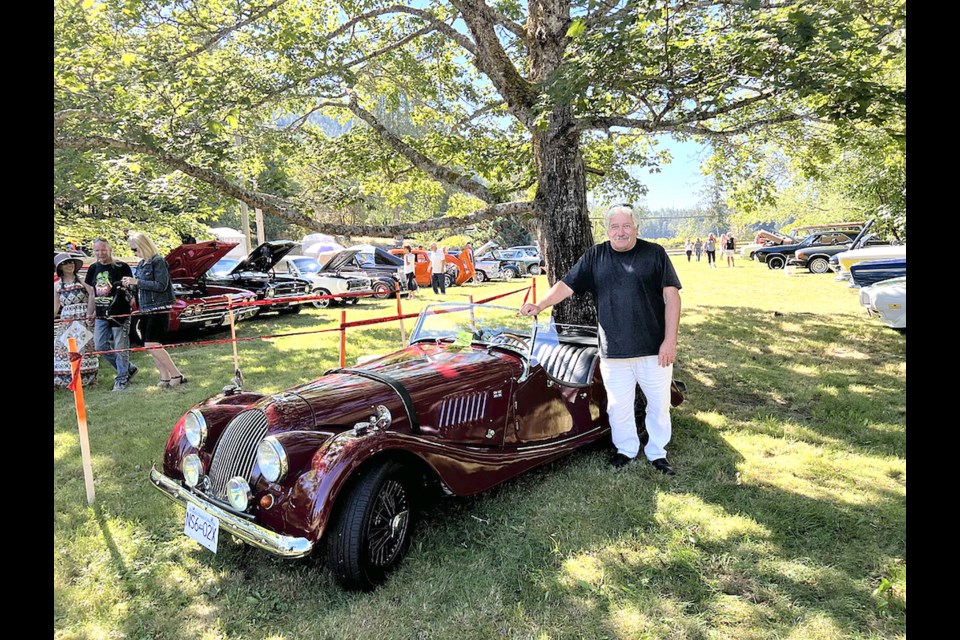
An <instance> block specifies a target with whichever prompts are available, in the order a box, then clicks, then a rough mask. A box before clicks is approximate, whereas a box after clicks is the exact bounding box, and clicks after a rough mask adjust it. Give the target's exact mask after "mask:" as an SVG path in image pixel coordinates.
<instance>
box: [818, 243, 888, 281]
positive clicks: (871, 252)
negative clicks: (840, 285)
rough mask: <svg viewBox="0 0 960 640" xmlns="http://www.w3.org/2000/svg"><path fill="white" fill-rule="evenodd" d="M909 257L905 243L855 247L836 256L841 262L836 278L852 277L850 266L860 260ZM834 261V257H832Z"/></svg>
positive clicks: (846, 278) (845, 278)
mask: <svg viewBox="0 0 960 640" xmlns="http://www.w3.org/2000/svg"><path fill="white" fill-rule="evenodd" d="M906 257H907V245H905V244H883V245H879V246H875V247H866V248H864V249H853V250H850V251H844V252H842V253H838V254H837V255H835V256H834V258H836V260H837V262H838V263H839V269H840V271H839V275H838V276H837V277H836V278H835V279H836V280H838V281H840V280H849V279H850V266H851V265H854V264H857V263H858V262H868V261H874V260H894V259H896V258H906ZM831 262H832V259H831Z"/></svg>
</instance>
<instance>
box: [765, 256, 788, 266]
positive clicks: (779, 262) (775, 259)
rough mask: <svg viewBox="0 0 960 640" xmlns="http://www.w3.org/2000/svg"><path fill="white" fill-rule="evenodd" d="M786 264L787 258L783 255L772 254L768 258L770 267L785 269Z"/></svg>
mask: <svg viewBox="0 0 960 640" xmlns="http://www.w3.org/2000/svg"><path fill="white" fill-rule="evenodd" d="M785 264H787V259H786V258H784V257H783V256H770V257H768V258H767V268H768V269H783V266H784V265H785Z"/></svg>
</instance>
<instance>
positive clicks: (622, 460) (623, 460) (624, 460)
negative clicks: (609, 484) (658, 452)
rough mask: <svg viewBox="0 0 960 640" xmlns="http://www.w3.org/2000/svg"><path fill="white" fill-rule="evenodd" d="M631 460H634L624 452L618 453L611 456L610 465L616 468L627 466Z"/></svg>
mask: <svg viewBox="0 0 960 640" xmlns="http://www.w3.org/2000/svg"><path fill="white" fill-rule="evenodd" d="M631 462H633V458H629V457H627V456H625V455H623V454H622V453H618V454H617V455H615V456H613V457H612V458H610V466H611V467H613V468H614V469H621V468H623V467H625V466H627V465H628V464H630V463H631Z"/></svg>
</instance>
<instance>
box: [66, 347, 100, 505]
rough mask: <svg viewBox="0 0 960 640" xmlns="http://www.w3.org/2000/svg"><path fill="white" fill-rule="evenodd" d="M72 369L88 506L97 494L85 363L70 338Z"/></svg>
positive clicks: (74, 400)
mask: <svg viewBox="0 0 960 640" xmlns="http://www.w3.org/2000/svg"><path fill="white" fill-rule="evenodd" d="M67 345H68V348H69V350H70V356H71V357H70V368H71V372H72V373H73V383H74V384H73V402H74V406H75V407H76V408H77V427H78V429H79V431H80V460H81V462H82V463H83V484H84V486H85V487H86V489H87V504H93V501H94V499H95V498H96V494H95V492H94V490H93V466H92V465H91V464H90V439H89V437H88V436H87V407H86V404H84V402H83V383H82V376H81V375H80V365H81V364H82V363H83V361H82V360H81V358H80V357H79V356H80V353H79V351H78V349H77V340H76V338H69V339H68V340H67Z"/></svg>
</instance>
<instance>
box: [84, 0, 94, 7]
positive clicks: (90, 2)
mask: <svg viewBox="0 0 960 640" xmlns="http://www.w3.org/2000/svg"><path fill="white" fill-rule="evenodd" d="M81 6H82V7H83V8H84V9H89V8H90V7H92V6H93V0H83V4H82V5H81Z"/></svg>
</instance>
